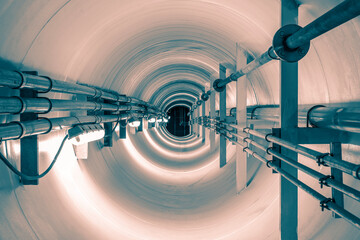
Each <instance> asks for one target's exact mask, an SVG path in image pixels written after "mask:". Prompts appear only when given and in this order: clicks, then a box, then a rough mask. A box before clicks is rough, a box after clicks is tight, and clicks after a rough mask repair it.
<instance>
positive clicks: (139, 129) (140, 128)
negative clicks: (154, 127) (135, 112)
mask: <svg viewBox="0 0 360 240" xmlns="http://www.w3.org/2000/svg"><path fill="white" fill-rule="evenodd" d="M139 120H140V125H139V126H138V128H137V131H138V132H142V131H143V129H144V119H143V118H140V119H139Z"/></svg>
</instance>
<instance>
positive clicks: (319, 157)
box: [316, 153, 331, 167]
mask: <svg viewBox="0 0 360 240" xmlns="http://www.w3.org/2000/svg"><path fill="white" fill-rule="evenodd" d="M326 156H331V155H330V153H322V154H320V155H319V156H316V159H317V160H316V163H317V164H318V166H319V167H320V165H323V166H326V167H327V166H328V165H326V163H325V161H324V157H326Z"/></svg>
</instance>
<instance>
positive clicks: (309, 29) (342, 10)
mask: <svg viewBox="0 0 360 240" xmlns="http://www.w3.org/2000/svg"><path fill="white" fill-rule="evenodd" d="M359 14H360V1H358V0H346V1H344V2H342V3H340V4H339V5H337V6H336V7H334V8H333V9H331V10H330V11H328V12H327V13H325V14H323V15H322V16H320V17H319V18H317V19H315V20H314V21H313V22H311V23H309V24H308V25H306V26H305V27H304V28H301V27H299V26H297V25H287V26H284V27H282V28H280V29H279V30H278V31H277V33H276V34H275V36H274V39H273V46H272V47H270V48H269V50H268V51H266V52H264V53H263V54H261V55H260V57H258V58H256V59H255V60H253V61H252V62H250V63H249V64H247V65H246V66H245V67H243V68H242V69H240V70H239V71H237V72H235V73H233V74H231V75H230V76H229V77H227V78H225V79H217V80H215V81H214V84H213V87H214V89H215V90H216V91H218V92H222V91H223V90H224V89H225V87H226V85H227V84H228V83H230V82H231V81H236V80H237V79H238V78H240V77H242V76H244V75H246V74H248V73H250V72H251V71H253V70H255V69H257V68H258V67H260V66H262V65H264V64H266V63H268V62H270V61H271V60H273V59H281V60H283V61H288V62H297V61H299V60H300V59H302V58H303V57H304V56H305V55H306V54H307V52H308V50H309V47H310V41H311V40H312V39H314V38H316V37H318V36H320V35H322V34H324V33H326V32H328V31H330V30H331V29H333V28H335V27H338V26H339V25H341V24H343V23H345V22H347V21H349V20H351V19H353V18H355V17H357V16H358V15H359Z"/></svg>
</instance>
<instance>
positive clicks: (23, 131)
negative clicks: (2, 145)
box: [9, 121, 26, 140]
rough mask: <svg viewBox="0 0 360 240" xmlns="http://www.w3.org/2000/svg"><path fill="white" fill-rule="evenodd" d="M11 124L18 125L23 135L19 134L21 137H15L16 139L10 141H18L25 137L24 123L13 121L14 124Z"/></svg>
mask: <svg viewBox="0 0 360 240" xmlns="http://www.w3.org/2000/svg"><path fill="white" fill-rule="evenodd" d="M10 123H13V124H17V125H18V126H20V128H21V133H20V134H19V136H17V137H15V138H11V139H9V140H17V139H20V138H22V137H24V135H25V133H26V127H25V125H24V124H23V123H22V122H19V121H13V122H10Z"/></svg>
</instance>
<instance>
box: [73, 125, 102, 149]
mask: <svg viewBox="0 0 360 240" xmlns="http://www.w3.org/2000/svg"><path fill="white" fill-rule="evenodd" d="M68 134H69V142H71V143H72V144H73V145H81V144H84V143H88V142H92V141H96V140H99V139H102V138H103V137H104V136H105V130H104V128H103V127H102V126H101V125H100V124H87V125H77V126H75V127H73V128H71V129H69V131H68Z"/></svg>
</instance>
